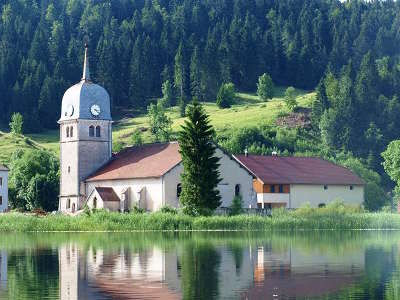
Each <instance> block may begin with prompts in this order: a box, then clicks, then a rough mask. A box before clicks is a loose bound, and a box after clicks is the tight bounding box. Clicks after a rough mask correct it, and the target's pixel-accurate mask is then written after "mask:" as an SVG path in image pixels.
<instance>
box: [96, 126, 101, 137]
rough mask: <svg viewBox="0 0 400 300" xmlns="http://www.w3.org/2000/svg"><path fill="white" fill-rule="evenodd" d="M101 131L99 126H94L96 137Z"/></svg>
mask: <svg viewBox="0 0 400 300" xmlns="http://www.w3.org/2000/svg"><path fill="white" fill-rule="evenodd" d="M100 136H101V132H100V126H96V137H100Z"/></svg>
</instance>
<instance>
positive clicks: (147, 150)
mask: <svg viewBox="0 0 400 300" xmlns="http://www.w3.org/2000/svg"><path fill="white" fill-rule="evenodd" d="M181 160H182V159H181V155H180V153H179V145H178V143H176V142H171V143H164V144H148V145H142V146H134V147H129V148H126V149H124V150H122V151H121V152H119V153H117V154H115V155H114V156H113V157H112V158H111V160H110V161H109V162H108V163H107V164H106V165H104V166H103V167H101V168H100V169H99V170H97V171H96V172H95V173H94V174H92V175H90V176H89V177H88V178H87V179H86V181H98V180H114V179H131V178H154V177H161V176H163V175H164V174H165V173H167V172H168V171H169V170H171V169H172V168H173V167H175V166H176V165H177V164H179V163H180V162H181Z"/></svg>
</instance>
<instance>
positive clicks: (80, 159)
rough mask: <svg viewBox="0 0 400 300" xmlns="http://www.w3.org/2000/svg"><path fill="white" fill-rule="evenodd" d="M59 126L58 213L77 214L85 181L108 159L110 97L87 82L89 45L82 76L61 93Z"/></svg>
mask: <svg viewBox="0 0 400 300" xmlns="http://www.w3.org/2000/svg"><path fill="white" fill-rule="evenodd" d="M58 123H59V124H60V172H61V174H60V175H61V178H60V197H59V205H58V209H59V211H63V212H76V211H77V210H79V209H82V203H83V201H84V200H85V197H86V196H87V195H85V187H84V184H83V182H84V180H85V179H86V178H87V177H88V176H89V175H90V174H92V173H93V172H94V171H96V170H97V169H98V168H99V167H101V166H102V165H103V164H105V163H106V162H107V161H108V160H109V159H110V158H111V150H112V136H111V134H112V130H111V125H112V119H111V110H110V96H109V95H108V93H107V91H106V90H105V89H104V88H103V87H101V86H100V85H97V84H95V83H93V82H92V81H91V79H90V71H89V54H88V45H85V61H84V66H83V75H82V79H81V81H80V82H79V83H77V84H75V85H74V86H72V87H70V88H69V89H68V90H67V91H66V92H65V94H64V96H63V99H62V105H61V118H60V120H59V121H58Z"/></svg>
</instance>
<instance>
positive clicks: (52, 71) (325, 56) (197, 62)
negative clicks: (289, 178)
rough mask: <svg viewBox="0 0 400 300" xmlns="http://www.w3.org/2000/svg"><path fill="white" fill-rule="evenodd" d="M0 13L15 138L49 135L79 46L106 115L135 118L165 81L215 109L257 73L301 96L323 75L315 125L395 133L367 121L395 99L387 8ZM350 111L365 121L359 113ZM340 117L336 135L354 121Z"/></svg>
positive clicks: (315, 5)
mask: <svg viewBox="0 0 400 300" xmlns="http://www.w3.org/2000/svg"><path fill="white" fill-rule="evenodd" d="M0 6H1V26H0V60H1V61H0V95H1V97H0V122H2V123H3V124H8V122H9V119H10V115H11V114H12V113H13V112H20V113H22V114H23V116H24V120H25V127H26V128H25V131H36V132H37V131H40V130H42V129H47V128H57V123H56V121H57V117H58V115H59V109H60V102H61V98H62V95H63V92H64V91H65V89H66V88H67V87H69V86H70V85H72V84H74V83H76V82H77V81H79V79H80V77H79V76H80V74H81V67H82V66H81V65H82V60H83V44H84V42H85V41H88V42H89V45H90V47H91V48H90V49H91V54H92V55H91V58H90V60H91V65H92V70H93V71H92V73H93V74H94V76H93V77H94V78H93V79H94V81H96V82H98V83H100V84H102V85H104V86H105V87H106V89H107V90H108V91H109V93H110V94H111V97H112V106H113V109H116V108H118V107H126V106H134V107H137V108H139V109H141V108H144V109H145V108H146V107H147V102H148V101H149V99H152V98H155V97H159V96H160V95H161V86H162V83H163V82H165V81H167V80H169V82H173V83H175V87H177V89H180V90H181V91H182V95H183V96H184V98H185V100H186V101H189V100H190V99H191V98H193V97H196V98H198V99H199V100H210V101H214V100H215V97H216V93H217V91H218V88H219V86H220V84H221V83H223V82H233V83H234V84H235V86H236V87H237V89H239V90H243V91H254V90H255V89H256V82H257V79H258V76H260V75H261V74H263V73H264V72H266V73H268V74H270V75H271V77H272V78H273V80H274V82H275V83H276V84H278V85H287V86H294V87H297V88H303V89H308V90H310V89H315V87H316V86H317V85H318V83H319V82H320V80H321V78H325V80H324V82H323V84H321V85H320V86H319V87H320V89H326V90H327V97H326V98H323V99H320V100H321V103H320V104H319V105H318V109H317V110H318V112H317V113H316V118H317V119H318V120H319V119H320V118H321V117H322V115H323V111H324V110H329V108H331V110H329V111H330V112H328V113H327V114H325V115H324V117H323V120H324V124H325V125H324V126H325V127H326V126H328V127H329V126H330V125H329V123H332V122H333V121H332V120H333V119H334V118H335V116H334V114H335V113H334V112H333V110H337V111H338V112H337V114H339V115H340V114H342V111H340V110H343V109H344V110H346V114H347V116H352V115H355V114H356V115H363V117H364V118H365V120H363V121H362V122H361V123H362V124H359V125H360V126H362V128H360V130H361V131H362V132H361V135H360V133H359V132H357V133H354V134H355V135H356V136H358V137H360V136H362V134H364V131H365V130H368V129H370V132H372V131H374V130H378V131H381V132H382V134H383V135H384V133H385V132H386V131H389V132H390V134H391V136H390V138H393V135H396V133H395V132H393V130H392V129H390V128H387V127H390V126H393V124H389V125H387V124H381V123H382V121H379V122H378V120H382V118H381V116H378V115H376V113H377V112H379V113H384V111H386V110H388V109H389V110H392V109H396V105H397V102H398V101H397V98H396V93H399V91H400V89H399V80H400V78H399V74H398V73H399V72H400V67H399V60H398V54H399V51H400V49H399V47H398V45H399V42H400V4H399V3H398V2H397V3H396V2H394V1H372V2H368V3H366V2H364V1H349V2H344V3H343V2H340V1H337V0H306V1H297V0H281V1H277V0H219V1H214V0H201V1H199V0H152V1H151V0H113V1H102V0H99V1H93V0H89V1H86V0H41V1H39V0H0ZM326 85H328V87H325V86H326ZM343 85H346V87H347V89H346V88H343ZM361 85H362V86H361ZM335 88H337V89H338V90H340V92H341V93H345V94H346V93H347V94H346V95H337V91H336V90H335ZM344 89H345V90H346V91H343V90H344ZM321 97H325V96H321ZM335 97H336V98H337V97H339V98H343V97H347V98H348V99H347V100H346V101H347V102H346V101H345V103H339V102H340V101H339V100H338V99H333V98H335ZM360 97H361V98H362V100H360V99H358V100H356V98H360ZM360 101H363V103H360ZM379 105H381V106H382V107H380V108H379V110H377V109H378V107H377V106H379ZM336 106H337V107H336ZM350 106H355V107H350ZM360 107H361V108H362V109H364V110H367V111H369V114H361V113H360V114H358V113H357V109H359V108H360ZM336 108H337V109H336ZM348 108H349V109H348ZM346 118H347V119H346ZM348 119H349V117H346V116H343V120H342V123H343V124H339V125H338V127H340V126H342V127H343V126H350V127H352V126H353V124H351V122H353V123H358V122H356V121H355V120H354V119H353V118H350V119H351V120H348ZM385 121H386V119H385V120H384V122H385ZM371 122H373V123H374V124H373V125H371ZM371 126H372V127H371ZM341 129H342V128H341ZM360 130H359V131H360ZM341 131H342V130H341ZM341 134H347V133H343V131H342V132H341ZM327 138H328V139H331V138H334V137H333V136H332V137H327ZM346 139H347V140H348V142H346V141H344V140H346ZM350 140H351V133H348V134H347V137H340V138H339V140H338V141H335V142H334V143H335V144H336V146H340V147H342V146H343V147H347V146H350V144H349V143H351V142H349V141H350ZM353 144H358V141H354V143H353ZM350 147H351V146H350Z"/></svg>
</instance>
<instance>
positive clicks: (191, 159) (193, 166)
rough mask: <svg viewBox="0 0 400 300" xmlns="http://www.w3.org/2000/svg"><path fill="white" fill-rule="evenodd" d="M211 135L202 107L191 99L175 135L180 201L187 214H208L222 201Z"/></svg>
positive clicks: (216, 159) (206, 116)
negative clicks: (181, 167)
mask: <svg viewBox="0 0 400 300" xmlns="http://www.w3.org/2000/svg"><path fill="white" fill-rule="evenodd" d="M214 134H215V131H214V129H213V127H212V126H211V125H210V121H209V119H208V115H207V114H206V113H205V111H204V109H203V107H202V106H201V105H200V104H199V103H198V102H193V103H192V105H190V106H189V108H188V120H185V123H184V125H183V126H182V130H181V131H180V132H179V138H178V139H179V146H180V153H181V156H182V162H183V169H184V170H183V172H182V175H181V178H182V193H181V196H180V202H181V204H182V205H183V207H184V212H185V213H187V214H190V215H210V214H211V213H212V212H213V211H214V210H215V209H216V208H217V207H218V206H219V205H220V204H221V196H220V193H219V191H218V189H217V186H218V183H219V182H220V181H221V178H220V173H219V171H218V168H219V158H218V157H217V156H216V155H215V150H216V146H215V144H214V143H213V136H214Z"/></svg>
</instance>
